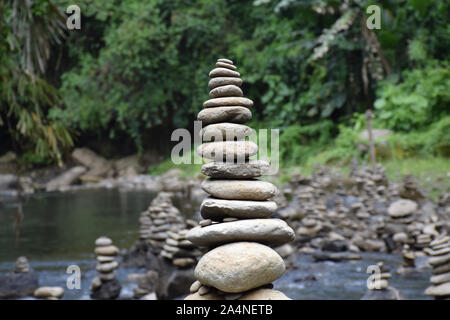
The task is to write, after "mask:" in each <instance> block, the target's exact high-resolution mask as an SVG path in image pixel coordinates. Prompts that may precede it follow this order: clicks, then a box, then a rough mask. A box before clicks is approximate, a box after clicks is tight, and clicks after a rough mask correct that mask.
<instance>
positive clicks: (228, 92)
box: [209, 84, 244, 98]
mask: <svg viewBox="0 0 450 320" xmlns="http://www.w3.org/2000/svg"><path fill="white" fill-rule="evenodd" d="M243 95H244V93H243V92H242V90H241V88H239V87H238V86H235V85H232V84H229V85H226V86H221V87H217V88H214V89H212V90H211V91H210V92H209V96H210V97H211V98H220V97H242V96H243Z"/></svg>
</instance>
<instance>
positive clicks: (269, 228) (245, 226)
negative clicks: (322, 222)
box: [186, 219, 295, 247]
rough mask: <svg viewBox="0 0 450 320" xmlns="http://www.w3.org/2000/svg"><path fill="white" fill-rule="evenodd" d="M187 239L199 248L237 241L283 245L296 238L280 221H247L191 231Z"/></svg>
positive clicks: (217, 224) (218, 224)
mask: <svg viewBox="0 0 450 320" xmlns="http://www.w3.org/2000/svg"><path fill="white" fill-rule="evenodd" d="M186 238H187V239H188V240H189V241H191V242H192V243H193V244H195V245H196V246H199V247H211V246H215V245H218V244H223V243H228V242H235V241H254V242H259V243H265V244H273V245H282V244H285V243H287V242H291V241H292V240H294V238H295V234H294V230H292V228H291V227H289V226H288V224H287V223H286V222H284V221H283V220H280V219H247V220H238V221H233V222H223V223H216V224H213V225H209V226H206V227H195V228H193V229H191V230H189V232H188V234H187V235H186Z"/></svg>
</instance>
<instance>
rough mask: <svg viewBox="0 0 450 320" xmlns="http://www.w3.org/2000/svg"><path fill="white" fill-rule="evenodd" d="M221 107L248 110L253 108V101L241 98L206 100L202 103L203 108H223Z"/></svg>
mask: <svg viewBox="0 0 450 320" xmlns="http://www.w3.org/2000/svg"><path fill="white" fill-rule="evenodd" d="M223 106H243V107H247V108H250V107H251V106H253V101H252V100H250V99H248V98H243V97H223V98H214V99H209V100H206V101H205V102H204V103H203V107H205V108H212V107H223Z"/></svg>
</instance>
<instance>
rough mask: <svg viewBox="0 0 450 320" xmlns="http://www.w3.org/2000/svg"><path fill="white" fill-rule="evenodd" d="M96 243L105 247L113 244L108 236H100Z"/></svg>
mask: <svg viewBox="0 0 450 320" xmlns="http://www.w3.org/2000/svg"><path fill="white" fill-rule="evenodd" d="M95 245H96V246H97V247H104V246H109V245H112V240H111V239H110V238H108V237H100V238H98V239H97V240H95Z"/></svg>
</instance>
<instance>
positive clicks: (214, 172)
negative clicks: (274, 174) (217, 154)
mask: <svg viewBox="0 0 450 320" xmlns="http://www.w3.org/2000/svg"><path fill="white" fill-rule="evenodd" d="M269 167H270V165H269V163H268V162H267V161H265V160H249V161H247V162H243V163H230V162H216V161H213V162H209V163H205V164H204V165H203V166H202V173H203V174H204V175H207V176H209V177H211V178H216V179H251V178H256V177H260V176H262V175H263V174H264V173H265V172H267V171H268V170H269Z"/></svg>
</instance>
